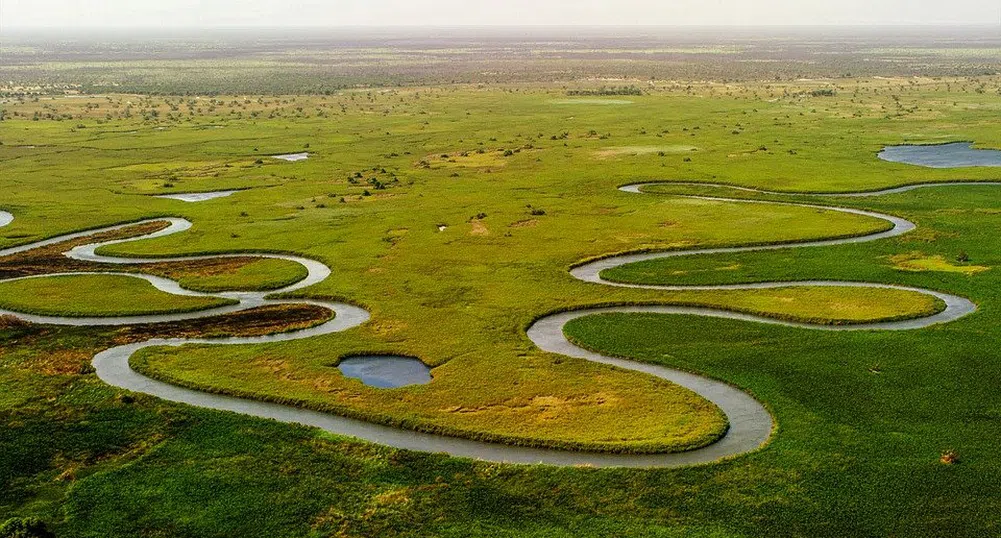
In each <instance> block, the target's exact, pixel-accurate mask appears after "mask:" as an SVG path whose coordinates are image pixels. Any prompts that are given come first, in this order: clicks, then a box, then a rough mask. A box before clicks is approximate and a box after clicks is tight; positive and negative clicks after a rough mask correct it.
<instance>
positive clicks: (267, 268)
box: [165, 258, 307, 293]
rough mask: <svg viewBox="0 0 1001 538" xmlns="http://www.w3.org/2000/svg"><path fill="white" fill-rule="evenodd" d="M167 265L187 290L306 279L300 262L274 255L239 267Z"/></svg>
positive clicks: (266, 286)
mask: <svg viewBox="0 0 1001 538" xmlns="http://www.w3.org/2000/svg"><path fill="white" fill-rule="evenodd" d="M173 265H176V264H167V267H165V269H166V270H167V271H166V273H167V274H168V275H169V276H170V278H171V279H173V280H176V281H177V283H178V284H180V285H181V287H183V288H184V289H188V290H192V291H200V292H203V293H214V292H220V291H253V290H274V289H279V288H283V287H285V286H288V285H291V284H294V283H296V282H298V281H300V280H302V279H304V278H306V275H307V271H306V268H305V267H303V266H302V265H301V264H299V263H296V262H292V261H288V260H279V259H274V258H259V259H251V260H250V261H248V262H247V263H244V264H240V265H238V266H236V267H233V266H230V265H227V264H221V266H220V267H209V268H184V267H173Z"/></svg>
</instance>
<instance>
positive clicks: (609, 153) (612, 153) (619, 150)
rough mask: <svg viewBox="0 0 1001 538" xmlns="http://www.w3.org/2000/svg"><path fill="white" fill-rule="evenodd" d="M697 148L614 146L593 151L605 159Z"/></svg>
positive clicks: (688, 150)
mask: <svg viewBox="0 0 1001 538" xmlns="http://www.w3.org/2000/svg"><path fill="white" fill-rule="evenodd" d="M698 150H699V148H697V147H695V146H684V145H675V146H615V147H611V148H603V149H599V150H597V151H595V152H594V154H595V155H596V156H598V157H599V158H602V159H607V158H609V157H621V156H623V155H650V154H652V153H657V154H664V155H679V154H682V153H689V152H692V151H698Z"/></svg>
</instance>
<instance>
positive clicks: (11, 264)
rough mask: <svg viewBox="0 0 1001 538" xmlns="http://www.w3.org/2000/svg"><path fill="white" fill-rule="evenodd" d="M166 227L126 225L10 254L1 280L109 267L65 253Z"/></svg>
mask: <svg viewBox="0 0 1001 538" xmlns="http://www.w3.org/2000/svg"><path fill="white" fill-rule="evenodd" d="M167 226H169V223H168V222H166V221H156V222H149V223H144V224H136V225H134V226H127V227H125V228H122V229H120V230H114V231H111V232H102V233H99V234H94V235H91V236H87V237H80V238H77V239H71V240H69V241H62V242H60V243H55V244H52V245H47V246H44V247H40V248H36V249H32V250H29V251H26V252H21V253H18V254H15V255H13V256H8V257H5V258H2V259H0V279H7V278H16V277H21V276H31V275H44V274H51V273H71V272H80V271H94V270H100V269H106V268H107V267H108V266H107V264H100V263H93V262H86V261H80V260H72V259H70V258H67V257H66V256H63V252H66V251H68V250H70V249H72V248H73V247H76V246H79V245H87V244H90V243H98V242H102V241H110V240H114V239H127V238H131V237H137V236H140V235H146V234H150V233H153V232H158V231H160V230H162V229H164V228H166V227H167ZM115 270H116V271H123V272H128V271H137V270H138V269H137V268H136V267H135V266H125V265H123V266H118V265H116V266H115Z"/></svg>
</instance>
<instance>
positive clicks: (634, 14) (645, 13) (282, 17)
mask: <svg viewBox="0 0 1001 538" xmlns="http://www.w3.org/2000/svg"><path fill="white" fill-rule="evenodd" d="M526 24H532V25H636V24H638V25H688V24H697V25H731V24H746V25H784V24H998V25H1001V0H327V1H323V0H282V1H277V0H0V27H3V28H17V27H35V26H48V27H75V28H91V27H101V26H114V27H218V26H354V25H435V26H448V25H526ZM0 39H2V36H0Z"/></svg>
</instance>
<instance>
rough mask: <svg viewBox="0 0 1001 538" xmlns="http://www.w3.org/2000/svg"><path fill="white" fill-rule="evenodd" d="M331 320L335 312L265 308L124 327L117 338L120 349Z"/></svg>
mask: <svg viewBox="0 0 1001 538" xmlns="http://www.w3.org/2000/svg"><path fill="white" fill-rule="evenodd" d="M332 317H333V312H331V311H330V310H328V309H326V308H324V307H322V306H316V305H310V304H278V305H266V306H262V307H259V308H253V309H251V310H244V311H242V312H235V313H232V314H226V315H223V316H213V317H210V318H200V319H191V320H186V321H178V322H174V323H153V324H148V325H133V326H128V327H122V328H121V329H119V331H118V334H117V335H116V337H115V343H116V345H120V344H125V343H129V342H137V341H140V340H146V339H148V338H204V337H221V336H262V335H265V334H274V333H277V332H288V331H294V330H298V329H305V328H308V327H313V326H316V325H319V324H320V323H323V322H325V321H327V320H329V319H330V318H332Z"/></svg>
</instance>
